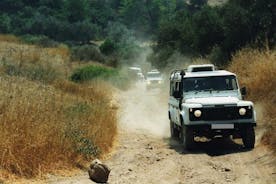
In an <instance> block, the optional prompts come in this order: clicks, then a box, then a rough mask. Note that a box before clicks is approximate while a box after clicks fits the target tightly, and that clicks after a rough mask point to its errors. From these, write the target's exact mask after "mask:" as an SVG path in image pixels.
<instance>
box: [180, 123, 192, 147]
mask: <svg viewBox="0 0 276 184" xmlns="http://www.w3.org/2000/svg"><path fill="white" fill-rule="evenodd" d="M181 141H182V144H183V146H184V149H186V150H189V149H192V148H193V145H194V134H193V130H192V129H191V128H190V127H188V126H185V125H182V131H181Z"/></svg>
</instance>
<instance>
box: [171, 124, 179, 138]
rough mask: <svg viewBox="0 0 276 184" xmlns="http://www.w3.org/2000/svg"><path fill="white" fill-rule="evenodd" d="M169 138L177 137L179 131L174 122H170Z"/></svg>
mask: <svg viewBox="0 0 276 184" xmlns="http://www.w3.org/2000/svg"><path fill="white" fill-rule="evenodd" d="M170 130H171V138H177V137H179V131H178V129H177V128H176V127H175V125H174V122H172V121H170Z"/></svg>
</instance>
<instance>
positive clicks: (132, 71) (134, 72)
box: [128, 67, 145, 81]
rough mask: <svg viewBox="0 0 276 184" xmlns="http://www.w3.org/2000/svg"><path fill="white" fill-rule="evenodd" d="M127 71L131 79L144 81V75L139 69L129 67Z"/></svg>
mask: <svg viewBox="0 0 276 184" xmlns="http://www.w3.org/2000/svg"><path fill="white" fill-rule="evenodd" d="M128 71H129V75H130V77H131V78H132V79H134V80H138V81H144V80H145V77H144V74H143V73H142V69H141V68H140V67H129V68H128Z"/></svg>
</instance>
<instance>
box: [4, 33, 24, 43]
mask: <svg viewBox="0 0 276 184" xmlns="http://www.w3.org/2000/svg"><path fill="white" fill-rule="evenodd" d="M0 41H5V42H15V43H19V42H20V39H19V38H17V37H16V36H14V35H10V34H0Z"/></svg>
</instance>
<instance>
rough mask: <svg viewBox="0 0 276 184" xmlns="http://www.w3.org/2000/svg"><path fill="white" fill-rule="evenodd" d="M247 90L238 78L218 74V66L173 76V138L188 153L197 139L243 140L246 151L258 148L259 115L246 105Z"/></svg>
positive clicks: (190, 70)
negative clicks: (241, 85) (255, 129)
mask: <svg viewBox="0 0 276 184" xmlns="http://www.w3.org/2000/svg"><path fill="white" fill-rule="evenodd" d="M245 94H246V88H241V89H240V88H239V85H238V81H237V78H236V75H235V74H234V73H231V72H228V71H225V70H215V67H214V65H211V64H208V65H191V66H189V67H188V69H187V70H175V71H173V72H172V74H171V76H170V97H169V119H170V129H171V136H172V137H179V138H180V139H181V141H182V142H183V145H184V147H185V148H186V149H190V148H193V143H194V138H195V137H207V138H209V139H212V138H214V137H216V136H223V137H230V136H231V135H232V137H233V138H242V140H243V144H244V146H245V147H246V148H249V149H253V148H254V145H255V131H254V127H255V126H256V113H255V111H254V106H253V103H252V102H251V101H244V100H243V96H244V95H245Z"/></svg>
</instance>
